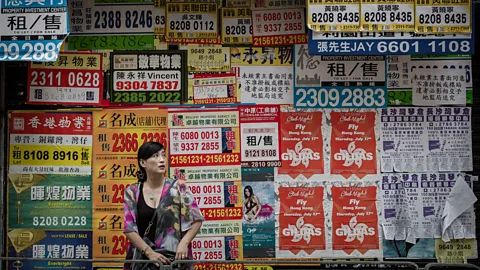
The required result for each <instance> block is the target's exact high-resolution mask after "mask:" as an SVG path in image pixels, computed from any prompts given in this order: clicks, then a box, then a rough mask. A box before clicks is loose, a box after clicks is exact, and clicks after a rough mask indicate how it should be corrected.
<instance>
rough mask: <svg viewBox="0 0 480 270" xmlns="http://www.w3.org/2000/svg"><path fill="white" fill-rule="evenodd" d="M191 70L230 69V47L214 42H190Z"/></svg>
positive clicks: (216, 70) (189, 58) (189, 64)
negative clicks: (213, 43)
mask: <svg viewBox="0 0 480 270" xmlns="http://www.w3.org/2000/svg"><path fill="white" fill-rule="evenodd" d="M187 48H188V58H187V59H188V71H189V72H207V71H208V72H228V71H230V48H229V47H222V45H212V44H188V46H187Z"/></svg>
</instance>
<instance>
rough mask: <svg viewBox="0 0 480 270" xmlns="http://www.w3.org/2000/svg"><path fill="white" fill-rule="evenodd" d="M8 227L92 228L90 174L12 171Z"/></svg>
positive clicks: (10, 176)
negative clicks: (17, 172) (21, 172)
mask: <svg viewBox="0 0 480 270" xmlns="http://www.w3.org/2000/svg"><path fill="white" fill-rule="evenodd" d="M8 178H9V180H10V181H9V183H8V198H9V200H8V228H9V229H14V228H15V229H20V228H26V229H28V228H31V229H61V230H78V229H82V230H83V229H91V228H92V190H91V186H92V177H91V176H90V175H73V174H72V175H68V176H66V175H52V174H10V175H9V176H8Z"/></svg>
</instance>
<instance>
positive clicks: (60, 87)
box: [27, 52, 103, 105]
mask: <svg viewBox="0 0 480 270" xmlns="http://www.w3.org/2000/svg"><path fill="white" fill-rule="evenodd" d="M102 59H103V58H102V54H100V53H78V52H77V53H61V54H60V56H59V57H58V58H57V61H56V62H46V63H35V62H33V63H32V62H30V63H29V66H28V86H27V103H29V104H44V105H59V104H64V105H100V103H101V101H102V97H103V71H102Z"/></svg>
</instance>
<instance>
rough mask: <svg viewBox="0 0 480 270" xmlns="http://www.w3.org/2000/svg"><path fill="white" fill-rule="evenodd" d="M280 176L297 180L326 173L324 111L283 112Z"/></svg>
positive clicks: (281, 120)
mask: <svg viewBox="0 0 480 270" xmlns="http://www.w3.org/2000/svg"><path fill="white" fill-rule="evenodd" d="M280 123H281V129H280V131H281V135H282V136H281V138H282V143H281V144H280V146H281V154H282V156H281V157H282V161H283V162H282V167H280V168H279V169H278V173H279V174H288V175H290V176H291V177H292V178H293V179H295V178H296V177H297V176H298V175H299V174H303V176H305V177H307V178H310V177H311V176H312V175H314V174H323V173H324V170H323V161H324V159H323V140H322V112H282V113H281V114H280Z"/></svg>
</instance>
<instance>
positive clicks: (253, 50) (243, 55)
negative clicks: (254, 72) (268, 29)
mask: <svg viewBox="0 0 480 270" xmlns="http://www.w3.org/2000/svg"><path fill="white" fill-rule="evenodd" d="M291 48H292V47H232V48H231V49H230V54H231V59H230V61H231V62H232V67H233V66H235V67H237V66H289V67H291V66H292V61H293V54H292V49H291ZM237 77H238V74H237Z"/></svg>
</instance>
